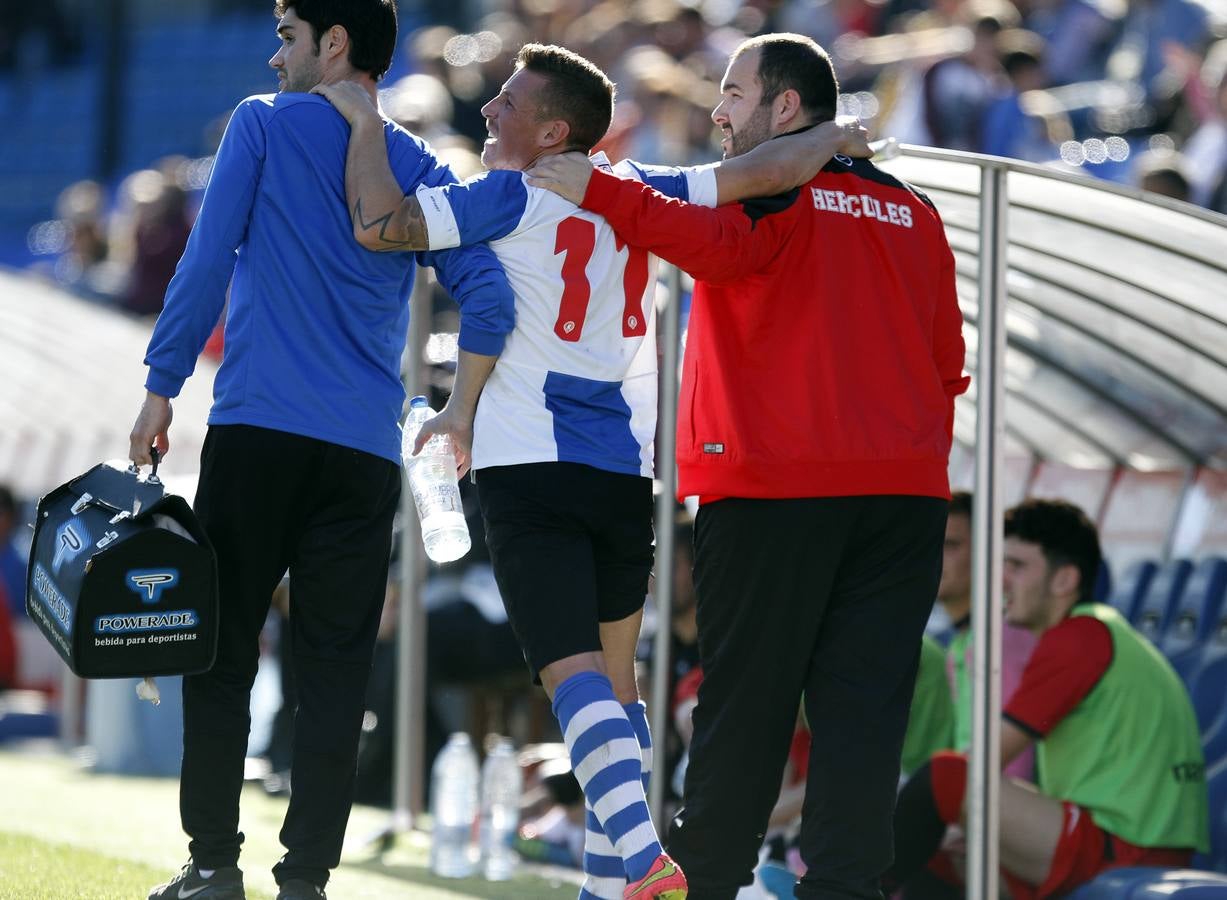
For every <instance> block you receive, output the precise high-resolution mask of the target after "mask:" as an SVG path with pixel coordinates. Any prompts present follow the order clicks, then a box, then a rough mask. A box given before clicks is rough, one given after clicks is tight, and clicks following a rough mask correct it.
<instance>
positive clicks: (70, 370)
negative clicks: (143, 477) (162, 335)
mask: <svg viewBox="0 0 1227 900" xmlns="http://www.w3.org/2000/svg"><path fill="white" fill-rule="evenodd" d="M151 328H152V323H151V322H146V321H141V320H137V319H133V318H131V317H129V316H126V315H123V314H122V313H118V312H116V311H115V310H113V309H110V308H108V307H105V306H101V305H99V304H96V303H90V302H88V301H86V300H81V299H80V298H78V297H74V296H72V295H70V294H68V293H65V292H64V291H62V290H60V289H58V288H56V287H54V286H52V285H50V284H48V283H47V282H46V281H44V280H43V279H41V278H38V277H36V276H31V275H26V274H23V273H18V272H9V271H2V270H0V482H2V483H5V484H8V485H10V486H11V487H12V488H13V489H14V490H15V491H16V492H17V494H18V495H19V496H20V497H23V498H26V499H33V498H36V497H38V496H40V495H42V494H44V493H46V492H47V491H48V490H50V489H51V488H54V487H56V486H57V485H59V484H62V483H63V482H65V481H67V480H68V479H69V478H72V477H74V476H76V475H80V474H81V473H82V472H84V471H85V470H86V469H88V468H90V467H91V466H93V465H95V464H96V463H99V462H101V461H103V460H104V459H116V458H125V457H126V456H127V454H128V432H129V430H130V429H131V428H132V423H133V421H134V420H135V418H136V413H137V410H138V409H139V408H140V405H141V401H142V400H143V399H144V396H145V390H144V384H145V366H144V364H143V362H142V359H143V358H144V356H145V346H146V345H147V344H148V343H149V333H150V330H151ZM215 371H216V367H215V366H214V365H213V364H212V363H210V362H208V361H207V360H204V359H201V360H199V361H198V362H197V363H196V374H195V375H193V376H192V377H191V378H189V379H188V380H187V383H186V384H185V385H184V387H183V392H182V393H181V394H180V395H179V397H178V398H176V399H175V401H174V412H175V419H174V422H173V424H172V425H171V428H170V443H171V448H170V453H169V454H168V455H167V457H166V463H165V464H164V466H163V467H161V469H160V470H159V474H161V475H164V476H166V477H165V479H164V480H165V481H166V482H167V484H168V486H170V487H171V489H172V490H178V491H179V492H180V493H185V492H186V495H187V496H188V498H189V499H190V497H191V494H192V486H191V484H189V483H188V481H183V482H182V485H186V487H183V488H182V489H180V485H181V482H180V480H179V479H176V478H175V473H180V475H183V474H188V475H193V477H194V473H195V471H196V469H197V468H198V466H199V458H200V446H201V444H202V443H203V440H204V432H205V419H206V418H207V416H208V413H209V407H210V406H211V405H212V399H213V398H212V388H213V375H214V372H215ZM189 481H190V479H189Z"/></svg>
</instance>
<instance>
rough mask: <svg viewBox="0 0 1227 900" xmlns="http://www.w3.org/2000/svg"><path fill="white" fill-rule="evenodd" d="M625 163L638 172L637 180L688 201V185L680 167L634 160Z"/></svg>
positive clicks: (655, 189) (667, 195) (666, 194)
mask: <svg viewBox="0 0 1227 900" xmlns="http://www.w3.org/2000/svg"><path fill="white" fill-rule="evenodd" d="M626 164H627V165H629V166H630V167H631V168H632V169H634V170H635V171H636V172H637V173H638V174H639V180H640V181H642V182H643V183H644V184H647V185H650V186H651V188H652V190H654V191H659V192H660V193H662V194H664V195H665V196H666V197H676V198H677V199H678V200H685V201H686V202H690V186H689V185H688V184H687V182H686V175H685V173H683V172H682V170H681V169H679V168H676V167H675V166H649V165H645V164H644V163H639V162H635V161H634V160H627V161H626Z"/></svg>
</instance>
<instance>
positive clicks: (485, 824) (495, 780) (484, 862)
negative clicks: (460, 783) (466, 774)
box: [478, 737, 523, 881]
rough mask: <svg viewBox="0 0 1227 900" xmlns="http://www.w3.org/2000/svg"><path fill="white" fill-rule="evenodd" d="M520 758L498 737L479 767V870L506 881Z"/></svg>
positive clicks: (512, 861)
mask: <svg viewBox="0 0 1227 900" xmlns="http://www.w3.org/2000/svg"><path fill="white" fill-rule="evenodd" d="M522 787H523V782H522V778H521V775H520V762H519V760H517V759H516V751H515V747H514V745H513V744H512V743H511V740H510V739H509V738H504V737H500V738H498V739H497V742H496V743H495V745H494V748H493V749H492V750H491V751H490V755H489V756H487V757H486V762H485V765H483V766H482V769H481V824H480V826H479V830H478V835H479V841H478V843H479V844H480V846H481V866H482V874H484V875H485V876H486V878H487V879H488V880H490V881H507V880H508V879H509V878H511V876H512V875H514V874H515V868H516V862H517V857H516V853H515V851H514V850H512V849H511V847H512V844H513V843H514V841H515V837H516V829H517V828H518V827H519V824H520V791H521V789H522Z"/></svg>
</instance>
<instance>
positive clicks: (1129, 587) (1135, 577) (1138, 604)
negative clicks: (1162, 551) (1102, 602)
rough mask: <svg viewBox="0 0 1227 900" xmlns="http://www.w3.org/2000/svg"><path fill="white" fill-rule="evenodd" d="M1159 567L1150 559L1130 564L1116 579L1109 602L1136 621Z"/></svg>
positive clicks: (1130, 619)
mask: <svg viewBox="0 0 1227 900" xmlns="http://www.w3.org/2000/svg"><path fill="white" fill-rule="evenodd" d="M1158 568H1159V567H1158V565H1157V564H1156V563H1154V562H1152V561H1151V560H1149V559H1143V560H1139V561H1138V562H1135V563H1134V564H1133V565H1131V566H1129V567H1128V568H1127V569H1125V571H1124V574H1122V575H1121V576H1120V577H1119V578H1117V579H1115V580H1114V583H1113V585H1112V591H1111V593H1110V594H1109V595H1108V603H1110V604H1111V605H1112V606H1114V607H1116V610H1117V611H1118V612H1119V613H1120V614H1121V615H1122V616H1124V617H1125V618H1126V619H1128V620H1129V621H1130V622H1136V621H1137V615H1138V610H1140V609H1141V608H1142V600H1143V599H1145V597H1146V591H1147V589H1149V587H1150V582H1151V581H1152V580H1153V579H1154V577H1155V570H1156V569H1158Z"/></svg>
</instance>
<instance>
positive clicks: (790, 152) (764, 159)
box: [716, 119, 873, 206]
mask: <svg viewBox="0 0 1227 900" xmlns="http://www.w3.org/2000/svg"><path fill="white" fill-rule="evenodd" d="M837 154H842V155H844V156H852V157H869V156H872V155H873V152H872V150H871V149H870V147H869V133H868V132H867V131H866V130H865V128H864V127H863V126H862V125H861V123H860V121H859V120H857V119H849V120H846V121H843V122H836V121H828V122H822V123H820V124H818V125H815V126H814V127H813V128H807V129H805V130H804V131H797V132H793V133H790V134H784V135H780V136H779V137H777V138H774V139H772V140H769V141H764V142H763V143H761V144H759V145H758V146H757V147H755V148H754V149H753V150H751V151H749V152H748V153H744V154H742V155H740V156H734V157H731V158H729V159H726V160H724V161H723V162H720V163H718V164H717V165H716V204H717V205H718V206H722V205H724V204H725V203H733V202H735V201H738V200H746V199H749V198H751V197H774V196H775V195H776V194H782V193H784V192H786V191H791V190H792V189H793V188H796V187H800V186H801V185H803V184H805V183H806V182H808V181H809V180H811V179H812V178H813V177H814V176H815V175H817V174H818V172H819V171H821V169H822V167H823V166H825V165H826V164H827V163H829V162H830V161H831V159H832V158H833V157H834V156H836V155H837Z"/></svg>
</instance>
